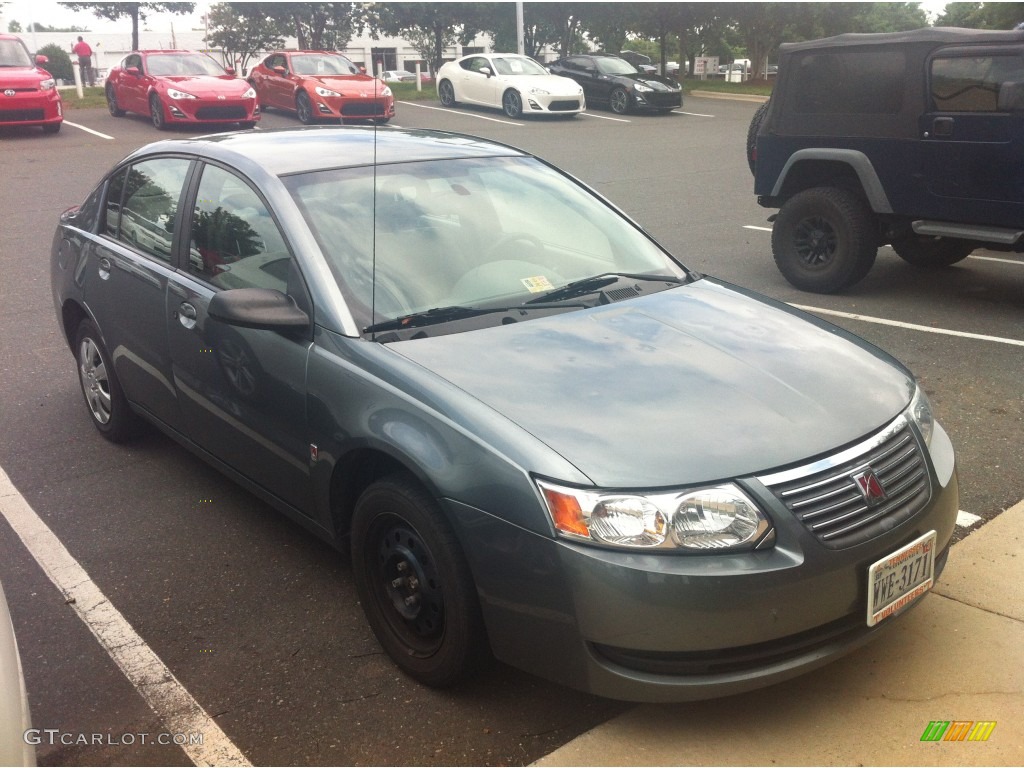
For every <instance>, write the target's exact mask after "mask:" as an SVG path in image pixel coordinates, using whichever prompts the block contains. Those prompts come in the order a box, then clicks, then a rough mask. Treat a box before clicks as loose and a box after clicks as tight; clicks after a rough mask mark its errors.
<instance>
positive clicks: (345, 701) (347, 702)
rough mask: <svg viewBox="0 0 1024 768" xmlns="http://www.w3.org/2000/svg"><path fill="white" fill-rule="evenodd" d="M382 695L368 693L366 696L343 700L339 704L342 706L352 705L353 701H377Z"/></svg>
mask: <svg viewBox="0 0 1024 768" xmlns="http://www.w3.org/2000/svg"><path fill="white" fill-rule="evenodd" d="M380 695H381V692H380V691H377V692H376V693H368V694H366V695H365V696H356V697H354V698H351V699H342V700H341V701H340V702H339V703H340V704H351V703H352V702H353V701H365V700H366V699H375V698H377V697H378V696H380Z"/></svg>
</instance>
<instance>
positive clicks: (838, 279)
mask: <svg viewBox="0 0 1024 768" xmlns="http://www.w3.org/2000/svg"><path fill="white" fill-rule="evenodd" d="M772 253H773V255H774V256H775V263H776V265H777V266H778V268H779V271H780V272H782V274H783V275H784V276H785V278H786V279H787V280H788V281H789V282H790V283H792V284H793V285H794V286H796V287H797V288H799V289H800V290H803V291H812V292H814V293H835V292H836V291H841V290H843V289H844V288H849V287H850V286H851V285H853V284H854V283H856V282H857V281H859V280H860V279H862V278H863V277H864V276H865V275H866V274H867V273H868V272H869V271H870V269H871V265H872V264H874V263H875V256H876V255H877V253H878V238H877V231H876V225H875V220H874V217H873V215H872V213H871V210H870V209H869V208H868V206H867V204H866V203H865V202H864V201H863V200H862V199H861V198H860V197H858V196H857V195H856V194H855V193H853V192H850V191H848V190H845V189H838V188H835V187H815V188H813V189H806V190H804V191H803V192H799V193H798V194H796V195H793V197H791V198H790V199H789V200H787V201H786V202H785V203H783V205H782V208H781V210H780V211H779V215H778V217H776V219H775V226H774V227H773V229H772Z"/></svg>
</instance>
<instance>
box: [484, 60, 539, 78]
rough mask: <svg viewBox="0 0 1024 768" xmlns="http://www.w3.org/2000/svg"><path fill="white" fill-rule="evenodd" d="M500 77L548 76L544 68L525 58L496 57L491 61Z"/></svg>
mask: <svg viewBox="0 0 1024 768" xmlns="http://www.w3.org/2000/svg"><path fill="white" fill-rule="evenodd" d="M491 61H492V62H493V63H494V69H495V70H496V71H497V74H499V75H548V74H550V73H549V72H548V71H547V70H546V69H544V67H542V66H541V65H540V64H538V63H537V62H536V61H534V60H533V59H528V58H526V57H525V56H495V57H494V58H492V59H491Z"/></svg>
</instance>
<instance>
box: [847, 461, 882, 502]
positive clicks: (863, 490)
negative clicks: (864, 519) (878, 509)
mask: <svg viewBox="0 0 1024 768" xmlns="http://www.w3.org/2000/svg"><path fill="white" fill-rule="evenodd" d="M852 478H853V482H855V483H856V484H857V489H858V490H859V491H860V495H861V496H863V497H864V501H866V502H867V503H868V506H869V507H874V506H877V505H878V504H881V503H882V502H883V501H885V499H886V498H887V497H886V494H885V489H884V488H883V487H882V484H881V483H880V482H878V476H877V475H876V474H875V473H874V471H872V470H871V469H866V470H864V471H863V472H858V473H857V474H856V475H853V476H852Z"/></svg>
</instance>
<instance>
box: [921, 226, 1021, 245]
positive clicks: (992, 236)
mask: <svg viewBox="0 0 1024 768" xmlns="http://www.w3.org/2000/svg"><path fill="white" fill-rule="evenodd" d="M911 226H912V227H913V228H914V232H915V234H918V235H926V236H929V237H953V238H957V239H958V240H978V241H981V242H985V243H998V244H999V245H1016V244H1017V243H1019V242H1021V240H1022V239H1024V229H1007V228H1005V227H986V226H982V225H977V224H950V223H948V222H944V221H924V220H921V221H915V222H914V223H913V224H912V225H911Z"/></svg>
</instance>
